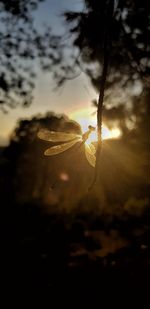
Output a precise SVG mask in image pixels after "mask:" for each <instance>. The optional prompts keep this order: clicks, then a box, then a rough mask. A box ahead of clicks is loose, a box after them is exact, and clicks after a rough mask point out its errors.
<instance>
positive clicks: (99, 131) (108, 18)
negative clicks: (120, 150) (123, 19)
mask: <svg viewBox="0 0 150 309" xmlns="http://www.w3.org/2000/svg"><path fill="white" fill-rule="evenodd" d="M113 11H114V0H110V1H108V2H107V6H106V12H105V15H106V22H107V25H106V26H105V30H104V45H103V55H104V56H103V70H102V76H101V83H100V92H99V98H98V106H97V135H98V143H97V150H96V165H95V174H94V179H93V183H92V185H91V187H90V188H92V187H93V185H94V184H95V183H96V182H97V180H98V178H99V167H100V155H101V151H102V113H103V103H104V95H105V85H106V79H107V72H108V63H109V53H110V45H111V44H110V41H111V40H110V34H111V24H112V17H113Z"/></svg>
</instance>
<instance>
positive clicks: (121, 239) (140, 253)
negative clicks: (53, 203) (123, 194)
mask: <svg viewBox="0 0 150 309" xmlns="http://www.w3.org/2000/svg"><path fill="white" fill-rule="evenodd" d="M15 208H16V211H15V212H14V211H11V210H10V211H9V213H8V212H7V214H4V215H3V216H2V217H1V218H2V219H1V223H2V224H1V226H2V232H1V236H2V240H1V244H2V246H1V248H2V251H1V256H2V262H1V270H2V276H1V283H2V289H1V291H2V295H5V296H4V299H5V304H6V302H7V301H8V300H9V301H10V302H11V305H13V304H16V303H17V302H19V306H20V308H22V307H23V305H24V303H25V302H27V304H28V305H31V298H32V300H34V305H33V308H35V307H36V305H35V304H36V303H37V302H38V303H39V304H40V308H45V307H49V308H59V307H60V306H61V307H64V308H101V307H103V308H104V307H107V306H108V305H109V306H111V307H112V306H118V307H120V308H122V307H123V306H124V305H125V306H130V305H132V306H133V307H135V306H136V304H137V303H139V305H140V302H141V305H140V307H141V308H149V305H150V302H149V290H150V288H149V279H150V247H149V244H150V243H149V237H150V226H149V219H150V215H149V213H148V212H147V213H145V214H143V215H142V216H140V217H134V216H130V217H129V216H124V217H121V218H118V217H113V218H112V217H109V216H100V217H95V216H90V215H83V214H80V215H77V214H76V215H66V214H61V215H60V214H59V215H56V214H51V215H45V214H43V213H42V212H41V211H40V210H39V209H38V208H35V207H33V205H25V206H24V207H19V206H17V207H15ZM12 209H13V208H12ZM146 302H147V305H145V303H146ZM29 307H30V306H29Z"/></svg>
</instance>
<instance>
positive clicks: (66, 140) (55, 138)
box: [37, 126, 96, 167]
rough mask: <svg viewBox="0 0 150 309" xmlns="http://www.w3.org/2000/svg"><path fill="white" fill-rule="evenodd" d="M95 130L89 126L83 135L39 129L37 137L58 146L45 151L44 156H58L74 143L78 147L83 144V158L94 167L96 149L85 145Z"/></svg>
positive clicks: (91, 145)
mask: <svg viewBox="0 0 150 309" xmlns="http://www.w3.org/2000/svg"><path fill="white" fill-rule="evenodd" d="M94 130H95V128H94V127H92V126H89V127H88V130H87V131H86V132H85V133H83V134H75V133H65V132H57V131H49V130H47V129H41V130H40V131H39V132H38V134H37V136H38V138H40V139H41V140H44V141H47V142H52V143H59V144H58V145H54V146H51V147H50V148H48V149H46V150H45V152H44V155H45V156H53V155H57V154H60V153H62V152H64V151H66V150H68V149H69V148H71V147H73V146H74V145H75V144H76V143H78V142H79V143H80V145H83V144H84V147H85V156H86V159H87V161H88V162H89V164H90V165H91V166H93V167H95V162H96V157H95V153H96V148H95V146H94V145H93V144H92V143H90V144H88V143H87V140H88V138H89V135H90V134H91V133H92V132H93V131H94Z"/></svg>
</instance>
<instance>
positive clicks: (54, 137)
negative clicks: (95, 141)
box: [37, 129, 81, 142]
mask: <svg viewBox="0 0 150 309" xmlns="http://www.w3.org/2000/svg"><path fill="white" fill-rule="evenodd" d="M37 136H38V137H39V138H40V139H42V140H44V141H47V142H67V141H71V140H72V139H75V138H78V139H80V138H81V135H79V134H74V133H63V132H55V131H49V130H46V129H41V130H40V131H39V132H38V134H37Z"/></svg>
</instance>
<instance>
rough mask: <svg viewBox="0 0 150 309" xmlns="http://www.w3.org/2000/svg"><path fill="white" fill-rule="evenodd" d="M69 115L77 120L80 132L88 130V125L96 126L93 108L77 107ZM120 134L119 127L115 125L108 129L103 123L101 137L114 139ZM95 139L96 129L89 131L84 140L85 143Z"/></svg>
mask: <svg viewBox="0 0 150 309" xmlns="http://www.w3.org/2000/svg"><path fill="white" fill-rule="evenodd" d="M70 117H71V118H72V119H73V120H75V121H77V122H78V123H79V124H80V126H81V128H82V132H83V133H84V132H86V131H87V130H88V126H89V125H92V126H93V127H95V128H96V126H97V123H96V116H95V115H94V114H93V109H91V108H90V107H89V108H86V109H78V110H76V111H74V112H72V113H71V114H70ZM120 136H121V131H120V129H119V128H117V127H115V128H113V129H109V128H108V127H107V126H106V125H105V124H103V125H102V139H103V140H106V139H113V138H114V139H116V138H119V137H120ZM96 141H97V132H96V130H95V131H93V132H91V134H90V136H89V138H88V140H87V141H86V142H87V144H90V143H92V142H96Z"/></svg>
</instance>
